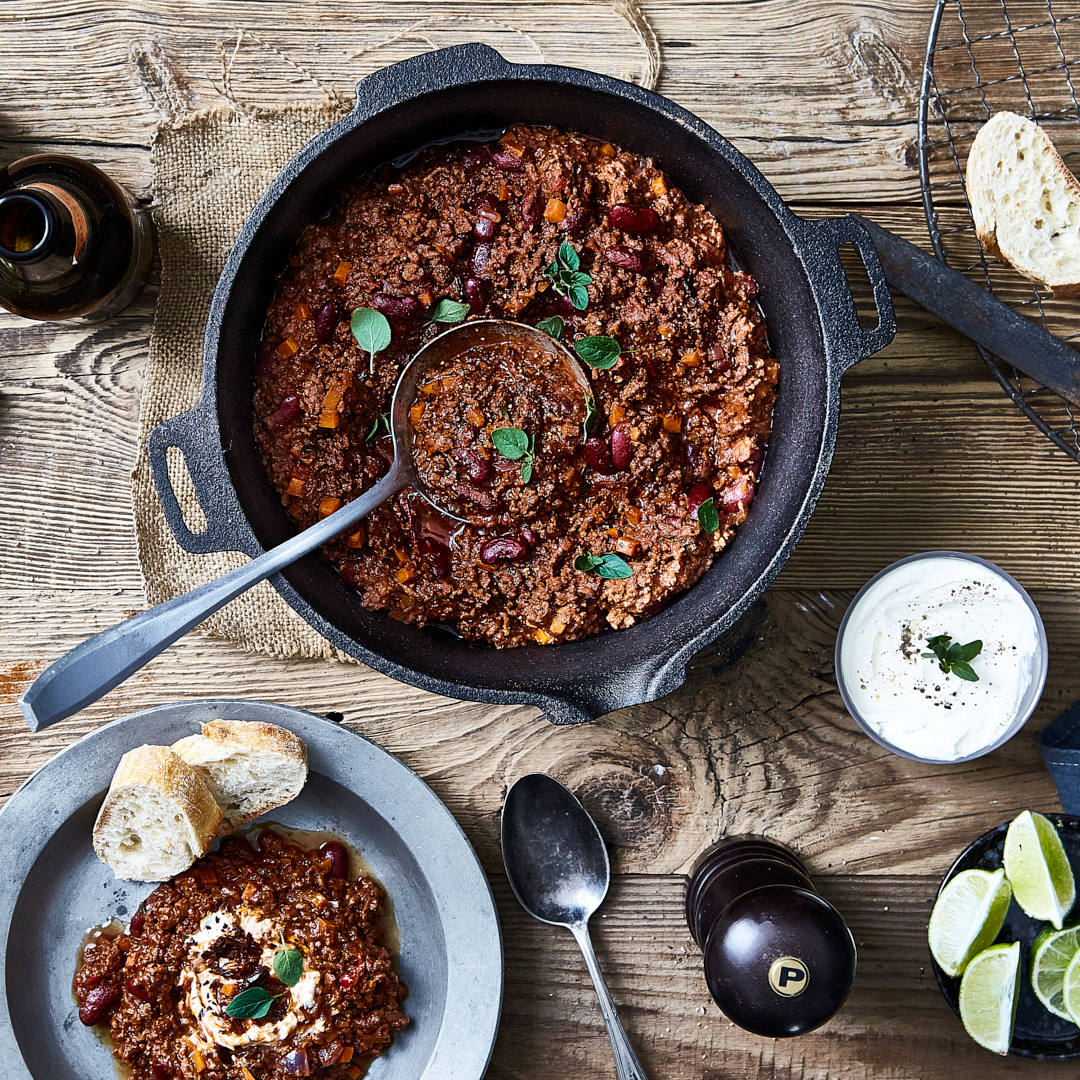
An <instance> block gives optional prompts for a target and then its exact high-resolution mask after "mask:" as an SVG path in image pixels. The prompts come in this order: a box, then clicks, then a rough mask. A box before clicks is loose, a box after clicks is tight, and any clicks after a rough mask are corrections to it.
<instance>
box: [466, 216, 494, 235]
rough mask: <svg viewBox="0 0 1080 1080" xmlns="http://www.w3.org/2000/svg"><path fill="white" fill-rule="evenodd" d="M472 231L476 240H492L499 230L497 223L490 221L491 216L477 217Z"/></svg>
mask: <svg viewBox="0 0 1080 1080" xmlns="http://www.w3.org/2000/svg"><path fill="white" fill-rule="evenodd" d="M472 231H473V235H474V236H475V237H476V238H477V239H478V240H494V239H495V234H496V233H497V232H498V231H499V223H498V222H497V221H492V220H491V218H486V217H479V218H477V219H476V224H475V225H474V226H473V227H472Z"/></svg>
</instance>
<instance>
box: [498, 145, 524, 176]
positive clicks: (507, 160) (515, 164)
mask: <svg viewBox="0 0 1080 1080" xmlns="http://www.w3.org/2000/svg"><path fill="white" fill-rule="evenodd" d="M491 164H492V165H494V166H495V168H497V169H501V170H502V171H503V172H521V170H522V169H524V168H525V158H524V157H518V156H517V154H512V153H511V152H510V151H509V150H496V151H494V152H493V153H492V155H491Z"/></svg>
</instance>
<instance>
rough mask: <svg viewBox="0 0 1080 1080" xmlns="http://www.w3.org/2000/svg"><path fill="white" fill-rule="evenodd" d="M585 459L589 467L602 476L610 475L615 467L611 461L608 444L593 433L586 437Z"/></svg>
mask: <svg viewBox="0 0 1080 1080" xmlns="http://www.w3.org/2000/svg"><path fill="white" fill-rule="evenodd" d="M585 460H586V461H587V462H588V463H589V466H590V467H591V468H593V469H595V470H596V471H597V472H598V473H601V474H602V475H604V476H610V475H611V474H612V473H613V472H614V471H615V467H614V466H613V465H612V462H611V451H610V450H609V449H608V444H607V443H606V442H604V440H603V439H601V438H600V436H599V435H593V436H592V438H590V439H586V441H585Z"/></svg>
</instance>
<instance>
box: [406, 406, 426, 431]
mask: <svg viewBox="0 0 1080 1080" xmlns="http://www.w3.org/2000/svg"><path fill="white" fill-rule="evenodd" d="M423 415H424V403H423V402H422V401H418V402H417V403H416V404H415V405H414V406H413V407H412V408H411V409H410V410H409V423H410V424H412V426H413V427H416V425H417V424H419V423H420V417H421V416H423Z"/></svg>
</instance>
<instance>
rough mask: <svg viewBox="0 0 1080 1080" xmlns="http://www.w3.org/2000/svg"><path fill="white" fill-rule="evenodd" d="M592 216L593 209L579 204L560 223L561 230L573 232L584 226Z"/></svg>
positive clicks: (559, 228)
mask: <svg viewBox="0 0 1080 1080" xmlns="http://www.w3.org/2000/svg"><path fill="white" fill-rule="evenodd" d="M591 217H592V211H591V210H590V209H589V208H588V207H587V206H579V207H577V209H575V210H571V211H569V212H568V213H567V215H566V216H565V217H564V218H563V219H562V221H560V222H559V224H558V226H557V227H558V230H559V232H564V233H572V232H577V231H578V229H581V228H583V227H584V226H585V225H586V224H587V223H588V221H589V218H591Z"/></svg>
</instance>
